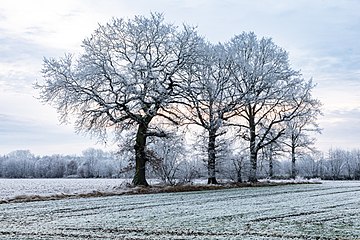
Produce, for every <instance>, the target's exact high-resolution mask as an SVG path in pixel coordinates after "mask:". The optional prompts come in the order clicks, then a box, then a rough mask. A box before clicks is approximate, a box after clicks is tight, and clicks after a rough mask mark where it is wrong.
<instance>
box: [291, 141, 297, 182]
mask: <svg viewBox="0 0 360 240" xmlns="http://www.w3.org/2000/svg"><path fill="white" fill-rule="evenodd" d="M295 162H296V157H295V148H294V147H291V178H292V179H295V178H296V165H295Z"/></svg>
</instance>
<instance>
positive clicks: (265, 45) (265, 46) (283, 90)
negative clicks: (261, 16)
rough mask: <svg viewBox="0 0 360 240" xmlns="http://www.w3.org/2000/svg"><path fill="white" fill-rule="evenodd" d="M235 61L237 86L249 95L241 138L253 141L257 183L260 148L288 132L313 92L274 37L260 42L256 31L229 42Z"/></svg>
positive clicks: (253, 176)
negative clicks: (309, 89)
mask: <svg viewBox="0 0 360 240" xmlns="http://www.w3.org/2000/svg"><path fill="white" fill-rule="evenodd" d="M229 49H230V52H231V54H232V57H233V59H234V64H233V65H232V71H233V74H232V76H233V79H234V86H235V87H236V88H237V91H238V92H240V93H242V94H245V97H244V99H243V104H244V107H243V108H242V109H241V110H240V111H239V113H238V114H239V116H240V119H238V120H237V122H236V123H234V125H237V126H239V127H240V134H239V135H240V136H241V137H242V138H243V139H245V140H246V141H248V142H249V151H250V162H251V168H250V175H249V181H251V182H256V181H257V176H256V171H257V157H258V152H259V150H260V149H262V148H264V147H266V146H267V145H269V144H271V143H273V142H275V141H276V140H277V139H278V138H279V137H280V136H282V135H283V134H284V133H285V127H283V126H281V124H282V123H283V122H286V121H289V120H291V119H293V118H294V117H296V116H297V115H298V114H299V109H300V108H299V106H301V103H302V101H303V99H304V98H308V97H309V96H308V94H309V91H306V92H304V89H303V88H302V85H303V83H304V80H303V79H302V78H301V75H300V73H299V72H298V71H294V70H293V69H292V68H291V67H290V64H289V59H288V54H287V53H286V51H284V50H283V49H282V48H280V47H278V46H277V45H275V44H274V43H273V41H272V40H271V39H270V38H262V39H257V37H256V35H255V34H254V33H252V32H250V33H242V34H240V35H237V36H235V37H234V38H232V40H231V41H230V43H229Z"/></svg>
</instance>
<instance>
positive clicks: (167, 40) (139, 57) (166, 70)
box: [36, 13, 318, 185]
mask: <svg viewBox="0 0 360 240" xmlns="http://www.w3.org/2000/svg"><path fill="white" fill-rule="evenodd" d="M82 48H83V52H82V53H80V54H79V55H73V54H66V55H65V56H64V57H62V58H59V59H54V58H45V59H44V66H43V69H42V72H43V77H44V80H45V81H44V83H41V84H37V85H36V87H37V88H38V89H39V90H40V99H42V100H43V101H44V102H47V103H50V104H52V105H53V106H54V107H55V108H56V109H57V111H58V113H59V114H60V116H61V120H62V121H63V122H66V121H67V120H68V119H69V117H70V118H72V117H74V118H75V128H76V130H77V131H78V132H85V133H90V134H92V135H94V136H96V137H98V138H99V139H102V140H104V139H106V138H108V133H109V132H115V133H116V134H121V133H122V132H124V131H125V130H130V129H132V130H135V132H136V134H135V136H134V147H133V149H134V154H135V169H136V171H135V175H134V178H133V183H134V184H135V185H148V183H147V181H146V176H145V172H146V171H145V169H146V162H147V160H148V155H147V138H148V137H167V136H168V133H167V131H168V130H169V128H167V127H164V126H163V123H165V122H166V123H169V124H173V125H179V124H197V125H199V126H201V127H203V128H204V129H205V130H206V131H207V134H208V148H207V150H208V159H209V160H208V168H209V172H208V174H209V183H216V179H215V172H216V169H215V165H216V151H217V150H216V146H217V137H218V136H220V135H221V134H222V133H225V132H226V131H227V130H228V127H229V126H233V127H234V126H235V127H237V128H238V129H239V130H238V131H237V133H234V134H233V135H236V136H238V137H240V138H241V139H242V140H245V141H247V142H248V143H249V153H250V154H249V158H250V160H251V164H252V168H251V174H250V177H249V180H250V181H256V180H257V178H256V170H257V154H258V151H259V150H260V149H262V148H263V147H265V146H267V145H268V144H271V143H273V142H275V141H277V140H278V139H279V138H280V137H281V136H282V135H284V134H285V130H286V124H283V123H284V122H288V121H292V120H293V119H296V118H300V117H303V116H304V115H307V114H309V112H307V111H305V109H306V108H305V107H303V105H306V104H307V102H309V101H312V96H311V89H312V88H313V87H314V86H313V85H312V84H308V81H305V80H304V79H303V78H302V77H301V74H300V72H299V71H295V70H293V69H292V68H291V67H290V64H289V59H288V54H287V52H286V51H285V50H283V49H282V48H280V47H278V46H277V45H276V44H274V43H273V41H272V40H271V39H270V38H261V39H258V38H257V37H256V35H255V34H254V33H252V32H250V33H242V34H240V35H237V36H235V37H233V38H232V39H231V40H230V41H229V42H227V43H219V44H212V43H207V42H206V41H205V40H204V38H203V37H201V36H199V35H198V33H197V32H196V29H195V28H194V27H190V26H187V25H182V26H181V27H178V26H175V25H173V24H168V23H166V22H165V21H164V17H163V15H162V14H158V13H152V14H151V15H150V16H149V17H144V16H136V17H134V18H133V19H128V20H126V19H122V18H114V19H113V20H112V21H111V22H110V23H108V24H105V25H99V27H98V29H97V30H95V32H94V33H93V34H92V35H91V36H90V37H89V38H86V39H85V40H84V41H83V44H82ZM313 107H314V108H317V107H318V106H317V105H316V106H313Z"/></svg>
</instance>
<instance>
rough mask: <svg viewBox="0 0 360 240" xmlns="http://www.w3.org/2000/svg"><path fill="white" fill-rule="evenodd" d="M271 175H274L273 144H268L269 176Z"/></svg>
mask: <svg viewBox="0 0 360 240" xmlns="http://www.w3.org/2000/svg"><path fill="white" fill-rule="evenodd" d="M273 176H274V163H273V146H272V145H270V153H269V178H270V179H272V178H273Z"/></svg>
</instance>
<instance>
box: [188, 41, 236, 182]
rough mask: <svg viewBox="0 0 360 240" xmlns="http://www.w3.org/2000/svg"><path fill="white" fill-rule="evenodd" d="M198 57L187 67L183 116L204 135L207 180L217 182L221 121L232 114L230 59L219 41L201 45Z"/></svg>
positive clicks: (233, 100) (234, 99)
mask: <svg viewBox="0 0 360 240" xmlns="http://www.w3.org/2000/svg"><path fill="white" fill-rule="evenodd" d="M198 51H199V53H200V57H199V58H198V61H197V62H196V64H194V65H193V66H192V68H191V69H190V72H189V75H190V77H189V78H188V81H187V85H186V86H185V91H184V98H185V99H186V100H187V101H186V102H187V104H186V105H185V107H186V111H183V113H184V117H185V118H186V119H187V122H188V123H189V124H195V125H197V126H200V127H201V128H203V129H204V131H205V132H206V135H207V136H206V138H207V141H206V142H207V148H206V149H207V168H208V183H209V184H217V183H218V182H217V180H216V159H217V154H218V151H217V145H218V143H217V139H218V137H219V136H221V135H223V134H225V133H226V130H225V128H224V127H223V123H224V121H227V120H228V119H230V118H231V117H233V116H235V114H234V109H235V107H236V106H237V100H238V99H237V95H236V92H235V91H234V90H235V89H234V87H233V85H232V83H231V81H230V74H231V71H230V64H231V61H230V58H229V55H228V54H227V51H226V49H225V47H224V46H223V45H221V44H218V45H211V44H204V45H203V46H202V48H201V49H199V50H198Z"/></svg>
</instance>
